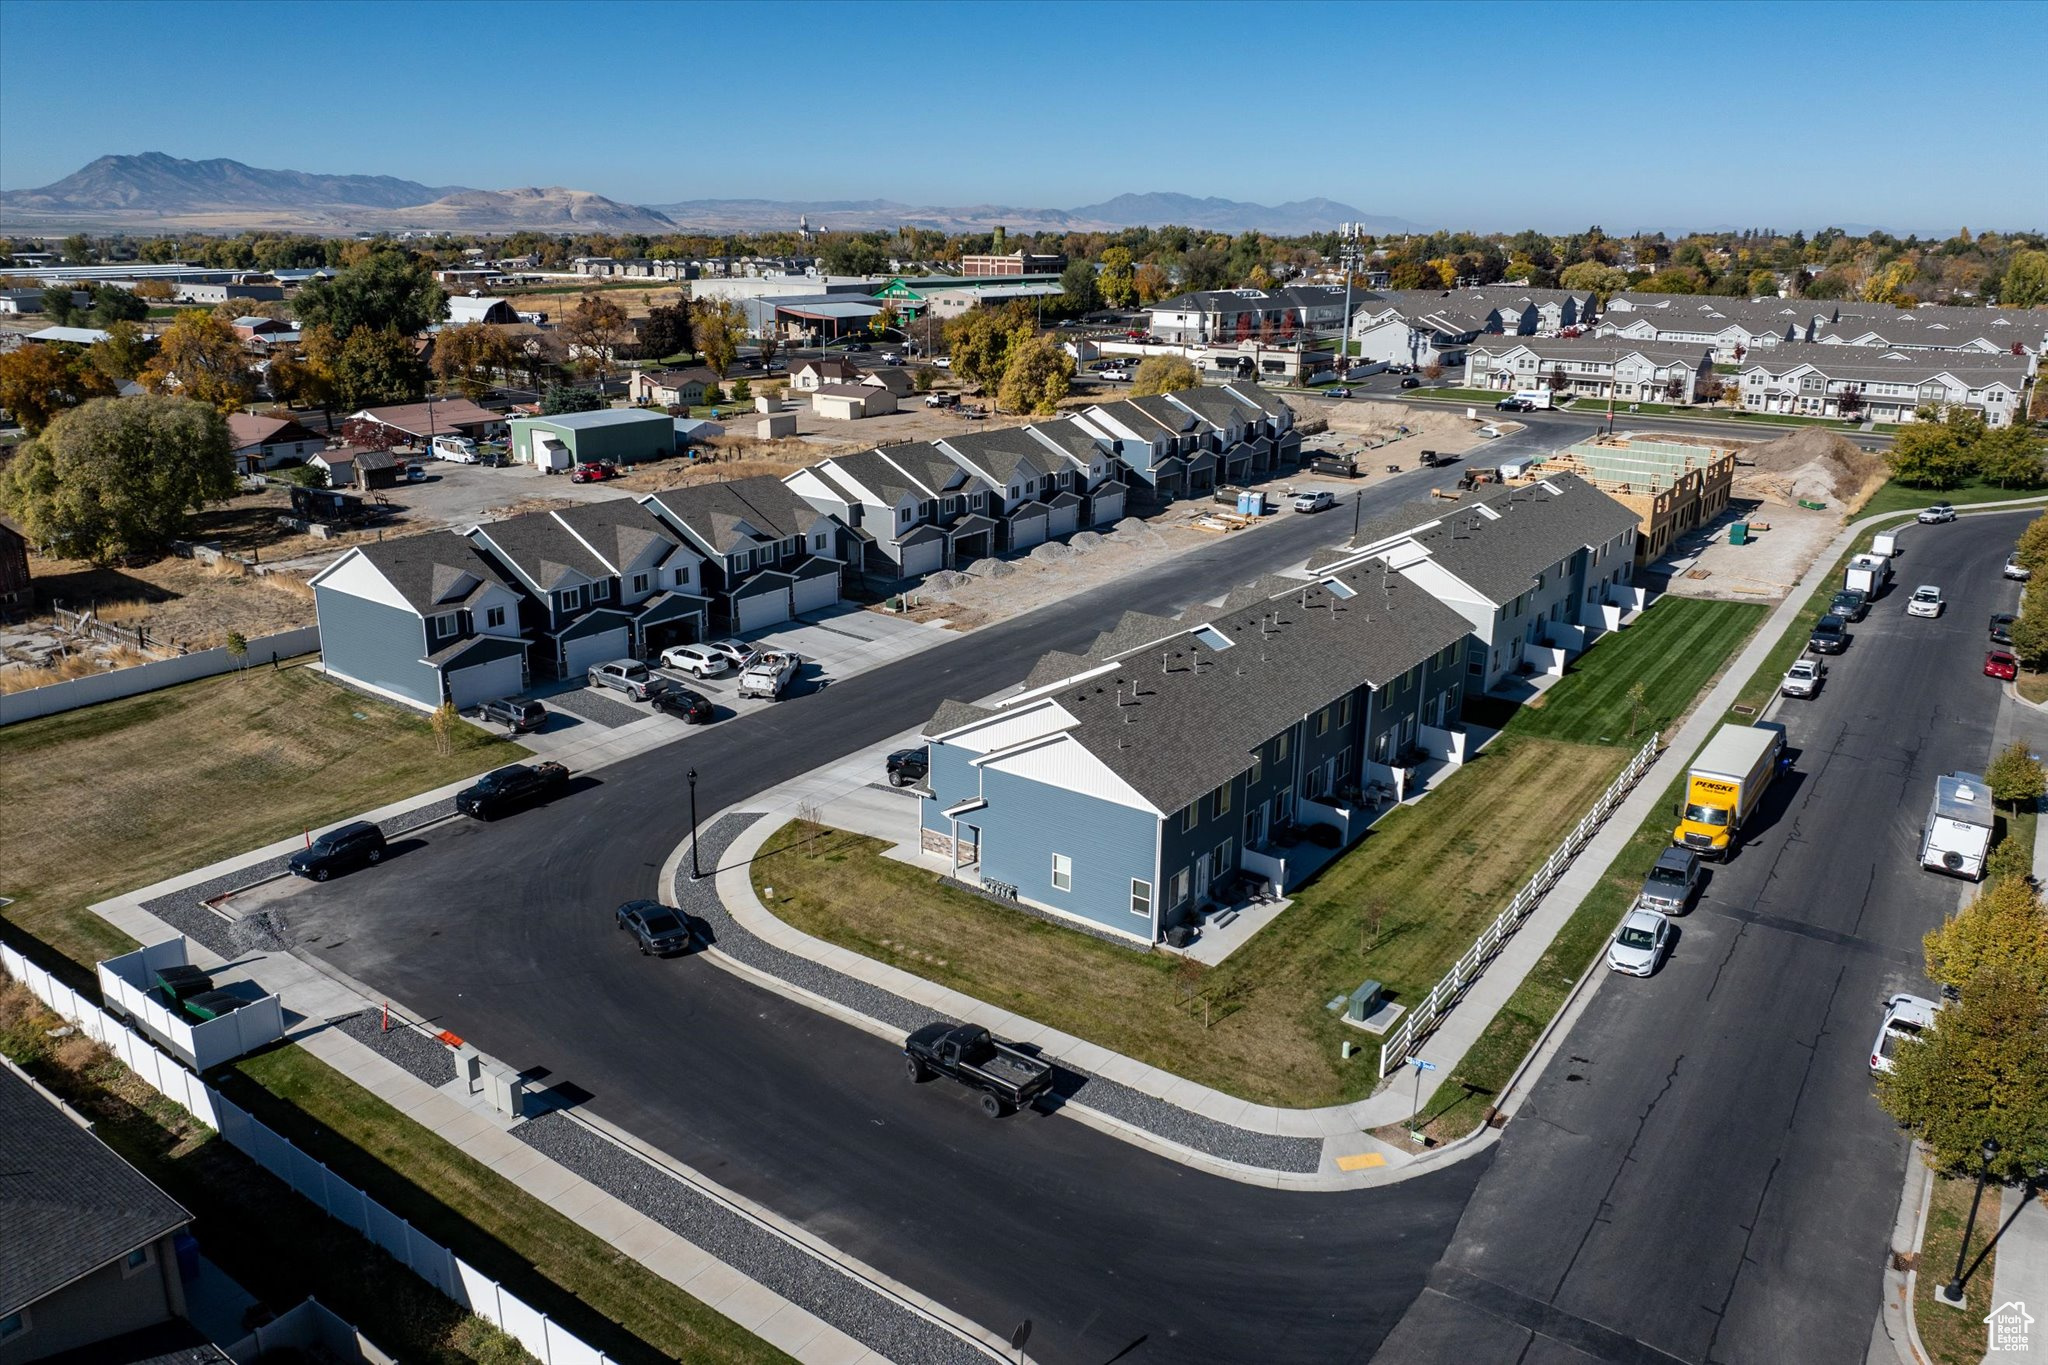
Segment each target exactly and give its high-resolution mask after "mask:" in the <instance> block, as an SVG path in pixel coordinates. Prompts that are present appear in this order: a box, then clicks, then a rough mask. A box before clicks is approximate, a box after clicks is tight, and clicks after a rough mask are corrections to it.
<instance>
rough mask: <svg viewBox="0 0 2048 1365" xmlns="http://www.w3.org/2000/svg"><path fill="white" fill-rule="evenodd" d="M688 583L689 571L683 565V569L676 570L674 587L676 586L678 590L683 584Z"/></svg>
mask: <svg viewBox="0 0 2048 1365" xmlns="http://www.w3.org/2000/svg"><path fill="white" fill-rule="evenodd" d="M689 581H690V570H689V567H688V566H687V565H685V566H684V567H683V568H680V569H677V570H676V586H677V587H679V588H680V587H682V586H683V585H684V584H686V583H688V582H689Z"/></svg>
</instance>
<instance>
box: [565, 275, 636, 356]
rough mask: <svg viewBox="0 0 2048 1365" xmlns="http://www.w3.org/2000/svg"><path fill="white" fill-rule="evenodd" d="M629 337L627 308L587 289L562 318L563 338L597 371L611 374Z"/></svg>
mask: <svg viewBox="0 0 2048 1365" xmlns="http://www.w3.org/2000/svg"><path fill="white" fill-rule="evenodd" d="M625 337H626V310H625V309H623V308H621V307H619V305H618V304H617V303H616V302H615V301H613V300H611V299H608V298H606V297H605V296H604V295H602V294H598V293H587V294H585V295H583V297H581V298H579V299H578V300H576V306H575V307H574V308H571V309H570V310H569V314H568V316H567V317H565V318H563V319H562V339H563V340H565V341H567V342H568V343H569V346H570V348H571V351H572V352H576V353H580V354H579V355H578V357H577V358H578V359H579V360H580V361H582V363H583V364H584V365H585V366H587V367H588V368H589V369H591V370H592V371H594V372H596V373H598V374H610V373H611V368H612V361H613V360H614V359H615V358H616V356H617V354H618V349H619V344H620V343H621V342H622V341H624V340H625Z"/></svg>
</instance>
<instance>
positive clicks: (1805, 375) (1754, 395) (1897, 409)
mask: <svg viewBox="0 0 2048 1365" xmlns="http://www.w3.org/2000/svg"><path fill="white" fill-rule="evenodd" d="M2032 363H2033V358H2032V357H2030V356H2024V355H2021V356H2012V355H2006V356H1995V355H1990V354H1985V353H1977V352H1969V353H1964V352H1954V351H1881V350H1879V349H1878V348H1875V347H1864V346H1818V345H1816V346H1803V347H1781V348H1779V349H1777V350H1775V351H1763V352H1759V353H1758V354H1756V355H1753V356H1750V357H1749V358H1748V359H1747V360H1745V361H1743V362H1742V371H1741V395H1742V406H1743V409H1744V410H1745V411H1747V412H1782V413H1794V414H1798V415H1800V416H1805V417H1847V418H1852V419H1859V418H1860V419H1864V420H1868V421H1873V422H1911V421H1913V420H1915V413H1916V412H1917V411H1918V410H1919V409H1920V408H1923V407H1941V408H1947V407H1962V408H1969V409H1971V410H1973V411H1975V412H1978V413H1981V414H1982V415H1983V417H1984V421H1985V424H1986V425H1988V426H1994V427H2002V426H2007V425H2009V424H2011V423H2012V421H2013V420H2014V418H2015V416H2016V415H2017V414H2018V413H2020V412H2022V411H2023V410H2024V397H2025V394H2026V388H2027V377H2028V374H2029V372H2030V367H2031V365H2032Z"/></svg>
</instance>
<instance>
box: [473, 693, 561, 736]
mask: <svg viewBox="0 0 2048 1365" xmlns="http://www.w3.org/2000/svg"><path fill="white" fill-rule="evenodd" d="M476 711H477V714H478V715H480V716H482V717H483V718H484V719H485V720H494V721H497V722H498V723H499V724H500V725H504V726H507V727H509V728H510V729H511V731H512V733H513V734H515V735H526V734H531V733H533V732H534V731H535V730H538V729H540V727H541V726H543V725H546V724H547V723H548V709H547V708H546V707H545V706H542V705H541V704H540V703H539V702H537V701H521V700H520V699H519V698H517V697H504V698H501V699H500V700H498V701H487V702H485V703H484V704H483V705H482V706H479V707H477V709H476Z"/></svg>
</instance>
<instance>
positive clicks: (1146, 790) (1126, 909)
mask: <svg viewBox="0 0 2048 1365" xmlns="http://www.w3.org/2000/svg"><path fill="white" fill-rule="evenodd" d="M1468 634H1469V627H1468V625H1467V623H1466V621H1465V619H1464V618H1463V617H1462V616H1460V615H1459V614H1458V613H1457V612H1456V611H1453V610H1451V609H1450V608H1448V607H1446V606H1444V605H1443V604H1441V603H1439V602H1436V601H1434V600H1433V599H1432V598H1431V597H1430V596H1429V594H1428V593H1427V592H1425V591H1423V590H1422V589H1421V588H1420V587H1418V586H1417V585H1415V584H1414V583H1412V582H1409V581H1407V580H1406V579H1404V578H1403V577H1402V576H1401V575H1399V574H1397V573H1394V572H1392V571H1391V570H1389V569H1388V568H1387V567H1386V566H1384V565H1382V564H1377V563H1357V564H1353V565H1349V566H1346V567H1345V568H1344V569H1342V570H1340V571H1337V572H1333V573H1329V574H1326V575H1323V576H1322V577H1320V578H1319V579H1317V580H1315V581H1312V582H1305V581H1302V580H1298V579H1268V580H1266V581H1264V582H1262V583H1259V584H1255V585H1252V586H1251V587H1248V588H1245V589H1240V590H1239V591H1237V592H1234V593H1232V594H1231V595H1230V596H1229V597H1228V598H1226V599H1225V601H1224V604H1223V605H1222V606H1221V607H1217V608H1210V607H1205V606H1196V607H1192V608H1190V609H1189V610H1188V611H1186V612H1185V613H1183V614H1182V615H1181V616H1179V617H1177V618H1165V617H1151V616H1145V615H1142V614H1139V613H1128V614H1126V616H1125V617H1124V619H1123V620H1122V621H1121V622H1119V624H1118V625H1117V627H1116V628H1115V629H1113V630H1111V631H1109V632H1106V633H1105V634H1104V635H1103V636H1102V637H1101V638H1099V639H1098V640H1097V641H1096V643H1095V645H1094V646H1093V647H1092V648H1091V649H1090V650H1089V652H1088V654H1087V655H1086V656H1080V655H1068V654H1059V653H1055V654H1050V655H1047V656H1046V657H1045V658H1044V659H1042V660H1040V662H1039V664H1038V666H1037V667H1036V668H1034V669H1033V670H1032V672H1031V674H1030V676H1029V677H1028V678H1027V679H1026V681H1025V687H1024V690H1023V691H1022V692H1021V693H1019V694H1018V695H1016V696H1014V697H1011V698H1008V699H1006V700H1004V701H1003V702H1002V703H1001V704H999V705H997V706H995V707H980V706H974V705H969V704H967V703H963V702H957V701H948V702H946V703H944V704H943V705H941V706H940V708H939V709H938V712H937V713H936V714H935V715H934V716H933V718H932V721H931V723H930V724H929V725H927V726H926V727H925V735H926V737H927V739H928V740H929V742H930V752H931V769H930V775H929V778H928V781H927V788H926V791H925V793H924V794H923V799H922V800H921V801H920V816H919V827H920V840H919V843H920V849H921V850H922V852H923V853H924V854H925V855H926V856H927V857H929V858H931V859H932V860H933V861H934V862H936V863H938V864H939V865H940V866H941V867H943V868H944V869H945V870H946V871H947V872H948V874H949V875H951V876H953V877H955V878H957V879H960V880H962V881H965V882H967V883H968V884H970V885H973V886H976V887H978V888H980V889H982V890H983V891H985V892H987V893H989V894H991V895H993V896H995V897H998V898H1000V899H1003V900H1015V901H1019V902H1022V903H1023V904H1026V905H1028V906H1031V907H1033V908H1035V909H1037V910H1040V911H1042V912H1045V913H1048V914H1051V915H1054V916H1058V917H1061V918H1065V919H1069V920H1072V921H1074V922H1076V923H1078V924H1080V925H1083V926H1085V927H1087V928H1089V929H1091V930H1093V931H1096V932H1104V933H1108V934H1111V935H1114V936H1116V937H1120V938H1125V939H1129V940H1134V941H1136V942H1138V943H1152V942H1155V941H1157V940H1158V939H1160V938H1161V937H1162V936H1163V935H1164V933H1165V931H1166V929H1167V928H1169V927H1170V926H1172V925H1174V924H1177V923H1181V922H1184V921H1187V920H1189V919H1191V918H1196V917H1199V916H1200V915H1201V914H1202V913H1203V912H1204V908H1205V907H1206V906H1207V905H1209V904H1211V903H1212V902H1213V903H1223V904H1227V903H1229V902H1230V901H1231V900H1232V899H1233V898H1234V897H1235V895H1236V890H1235V888H1236V886H1237V884H1238V881H1239V878H1240V877H1241V876H1244V875H1250V876H1253V877H1256V878H1260V879H1263V880H1264V881H1265V882H1267V883H1268V884H1270V885H1271V886H1272V887H1274V889H1276V890H1279V891H1283V892H1284V891H1285V890H1287V889H1288V888H1290V887H1292V886H1293V885H1295V884H1297V883H1298V882H1299V881H1300V880H1301V878H1302V877H1303V876H1305V875H1307V874H1308V873H1309V872H1310V871H1312V870H1313V869H1314V867H1315V866H1317V865H1319V864H1320V863H1321V862H1323V861H1326V860H1327V858H1328V857H1329V856H1331V855H1330V854H1329V853H1328V852H1326V851H1324V850H1321V849H1319V848H1317V847H1316V845H1315V844H1314V843H1313V842H1311V841H1306V840H1302V839H1300V838H1299V836H1298V834H1296V833H1291V832H1290V831H1293V830H1296V829H1298V828H1299V827H1302V826H1311V825H1326V826H1330V827H1332V828H1333V829H1334V830H1335V832H1336V833H1337V835H1338V840H1337V842H1339V843H1344V842H1348V841H1349V840H1350V839H1352V838H1355V837H1357V835H1358V834H1359V833H1360V832H1361V831H1362V829H1363V826H1364V824H1365V822H1366V820H1367V819H1369V816H1370V810H1371V809H1372V808H1373V807H1374V806H1376V804H1377V802H1376V801H1371V800H1369V799H1368V798H1367V795H1366V792H1367V790H1368V789H1371V790H1372V791H1373V792H1374V793H1375V795H1377V794H1378V793H1379V792H1380V790H1381V789H1386V792H1387V794H1388V795H1392V794H1393V789H1394V787H1395V784H1396V783H1399V784H1402V785H1408V784H1410V783H1412V781H1413V778H1414V776H1415V775H1417V774H1418V773H1419V771H1420V770H1421V769H1422V768H1423V766H1424V765H1425V764H1427V763H1430V762H1432V761H1435V762H1439V763H1440V762H1446V761H1457V760H1459V759H1460V758H1462V756H1463V742H1464V737H1463V734H1462V732H1461V729H1460V728H1459V726H1458V719H1457V718H1458V715H1459V708H1460V704H1461V696H1462V691H1463V688H1464V686H1465V682H1464V650H1465V648H1466V641H1467V637H1468ZM1283 844H1284V845H1286V846H1285V847H1283Z"/></svg>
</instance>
